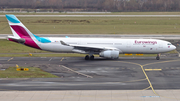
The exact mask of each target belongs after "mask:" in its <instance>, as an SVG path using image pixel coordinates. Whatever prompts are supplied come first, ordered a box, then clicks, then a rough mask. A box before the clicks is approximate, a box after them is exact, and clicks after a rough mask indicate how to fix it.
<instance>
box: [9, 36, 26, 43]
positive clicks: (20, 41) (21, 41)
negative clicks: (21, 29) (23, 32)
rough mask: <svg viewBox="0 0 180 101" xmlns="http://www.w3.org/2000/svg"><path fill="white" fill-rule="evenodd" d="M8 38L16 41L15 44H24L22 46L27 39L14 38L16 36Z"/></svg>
mask: <svg viewBox="0 0 180 101" xmlns="http://www.w3.org/2000/svg"><path fill="white" fill-rule="evenodd" d="M7 38H8V40H12V41H15V42H18V43H22V44H24V43H25V39H23V38H17V37H14V36H8V37H7Z"/></svg>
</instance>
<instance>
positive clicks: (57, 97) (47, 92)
mask: <svg viewBox="0 0 180 101" xmlns="http://www.w3.org/2000/svg"><path fill="white" fill-rule="evenodd" d="M179 62H180V59H179V58H178V57H174V56H173V57H171V56H162V57H161V60H155V57H120V58H119V59H118V60H106V59H103V58H99V57H96V58H95V60H94V61H85V60H84V58H83V57H15V58H13V57H12V58H8V57H1V58H0V69H1V70H4V69H6V68H8V67H10V66H15V65H16V64H18V65H19V66H23V67H24V66H31V67H38V68H41V69H42V70H44V71H46V72H49V73H52V74H54V75H57V76H59V78H15V79H14V78H1V79H0V99H1V100H2V101H17V100H18V101H19V100H23V101H53V100H54V101H72V100H73V101H76V100H77V101H84V100H85V101H88V100H93V101H102V100H103V101H116V100H118V101H119V100H120V101H126V100H127V101H131V100H132V101H134V100H135V101H149V100H150V101H152V100H155V101H158V100H159V101H179V100H180V97H179V94H180V90H179V89H180V64H179Z"/></svg>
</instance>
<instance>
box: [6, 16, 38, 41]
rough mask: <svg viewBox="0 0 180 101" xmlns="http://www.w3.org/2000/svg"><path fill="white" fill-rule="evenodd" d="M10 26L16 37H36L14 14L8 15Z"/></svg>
mask: <svg viewBox="0 0 180 101" xmlns="http://www.w3.org/2000/svg"><path fill="white" fill-rule="evenodd" d="M6 18H7V20H8V23H9V26H10V28H11V31H12V33H13V35H14V37H18V38H23V37H31V38H32V37H34V35H33V34H32V33H31V32H30V31H29V30H28V29H27V28H26V27H25V26H24V25H23V24H22V23H21V22H20V21H19V20H18V18H17V17H16V16H14V15H6Z"/></svg>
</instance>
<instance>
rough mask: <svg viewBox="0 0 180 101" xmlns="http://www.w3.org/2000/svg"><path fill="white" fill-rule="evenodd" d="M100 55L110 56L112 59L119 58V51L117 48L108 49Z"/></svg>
mask: <svg viewBox="0 0 180 101" xmlns="http://www.w3.org/2000/svg"><path fill="white" fill-rule="evenodd" d="M99 56H100V57H105V58H110V59H118V58H119V51H117V50H107V51H103V52H101V53H99Z"/></svg>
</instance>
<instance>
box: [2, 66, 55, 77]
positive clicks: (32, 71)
mask: <svg viewBox="0 0 180 101" xmlns="http://www.w3.org/2000/svg"><path fill="white" fill-rule="evenodd" d="M21 68H28V69H29V71H17V70H16V69H17V68H16V67H9V68H8V69H6V70H0V78H58V76H56V75H53V74H50V73H48V72H45V71H43V70H41V69H39V68H37V67H21Z"/></svg>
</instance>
